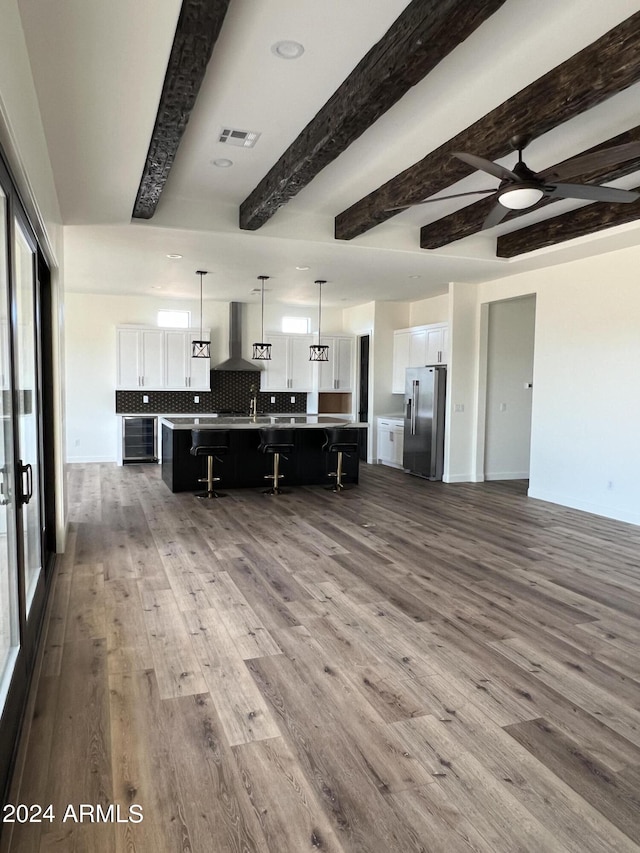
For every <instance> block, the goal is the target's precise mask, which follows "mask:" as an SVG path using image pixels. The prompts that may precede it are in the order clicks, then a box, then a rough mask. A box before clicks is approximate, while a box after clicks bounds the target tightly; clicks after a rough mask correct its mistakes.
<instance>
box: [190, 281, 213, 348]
mask: <svg viewBox="0 0 640 853" xmlns="http://www.w3.org/2000/svg"><path fill="white" fill-rule="evenodd" d="M206 274H207V270H196V275H199V276H200V338H201V340H199V341H193V342H192V344H191V358H211V341H203V340H202V276H203V275H206Z"/></svg>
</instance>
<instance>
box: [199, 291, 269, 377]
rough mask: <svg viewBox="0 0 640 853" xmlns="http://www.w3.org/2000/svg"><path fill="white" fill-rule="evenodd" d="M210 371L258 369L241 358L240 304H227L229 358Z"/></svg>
mask: <svg viewBox="0 0 640 853" xmlns="http://www.w3.org/2000/svg"><path fill="white" fill-rule="evenodd" d="M211 369H212V370H252V371H253V372H254V373H256V372H259V371H260V368H259V367H258V366H257V365H255V364H253V363H252V362H250V361H246V360H245V359H244V358H242V303H241V302H230V303H229V358H228V359H227V360H226V361H223V362H222V364H218V365H216V366H215V367H212V368H211Z"/></svg>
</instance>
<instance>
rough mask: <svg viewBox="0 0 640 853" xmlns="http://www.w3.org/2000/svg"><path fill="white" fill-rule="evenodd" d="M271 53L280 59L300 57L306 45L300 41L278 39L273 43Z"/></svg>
mask: <svg viewBox="0 0 640 853" xmlns="http://www.w3.org/2000/svg"><path fill="white" fill-rule="evenodd" d="M271 53H273V54H275V56H277V57H278V58H279V59H298V57H300V56H302V54H303V53H304V47H303V46H302V45H301V44H300V42H298V41H288V40H285V41H277V42H276V43H275V44H272V45H271Z"/></svg>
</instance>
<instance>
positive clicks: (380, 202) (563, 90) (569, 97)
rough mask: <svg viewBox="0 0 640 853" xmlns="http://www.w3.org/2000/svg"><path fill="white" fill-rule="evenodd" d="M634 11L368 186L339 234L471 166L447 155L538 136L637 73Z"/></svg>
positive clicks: (502, 150) (498, 148)
mask: <svg viewBox="0 0 640 853" xmlns="http://www.w3.org/2000/svg"><path fill="white" fill-rule="evenodd" d="M638 44H640V12H636V13H635V14H634V15H632V16H631V17H630V18H627V19H626V20H625V21H623V22H622V23H621V24H619V25H618V26H617V27H614V29H612V30H610V31H609V32H608V33H605V35H603V36H602V37H601V38H599V39H597V41H595V42H593V43H592V44H590V45H589V46H588V47H586V48H584V49H583V50H581V51H580V52H579V53H576V54H575V55H574V56H572V57H571V58H570V59H568V60H566V62H563V63H562V64H560V65H558V66H557V67H556V68H554V69H553V70H551V71H549V72H548V73H547V74H544V75H543V76H542V77H539V78H538V79H537V80H536V81H534V82H533V83H531V84H530V85H529V86H526V87H525V88H524V89H522V90H521V91H520V92H518V93H517V94H516V95H514V96H513V97H512V98H509V100H507V101H504V102H503V103H502V104H500V106H498V107H496V108H495V109H494V110H492V111H491V112H490V113H487V115H485V116H484V117H483V118H481V119H478V121H476V122H475V123H474V124H472V125H471V126H470V127H468V128H466V129H465V130H463V131H461V132H460V133H458V134H457V135H456V136H455V137H453V139H450V140H449V141H448V142H445V143H444V144H443V145H441V146H440V147H439V148H436V149H435V151H432V152H431V153H430V154H428V155H427V156H426V157H424V158H423V159H422V160H420V161H419V162H418V163H415V164H414V165H413V166H410V167H409V168H408V169H405V170H404V171H403V172H400V174H399V175H396V176H395V177H394V178H391V180H389V181H387V182H386V183H385V184H383V185H382V186H381V187H379V188H378V189H377V190H374V191H373V192H371V193H369V195H367V196H365V197H364V198H363V199H361V200H360V201H358V202H356V203H355V204H353V205H352V206H351V207H350V208H348V209H347V210H345V211H343V212H342V213H340V214H339V215H338V216H337V217H336V220H335V236H336V239H338V240H351V239H353V238H354V237H357V236H358V235H360V234H364V233H365V232H366V231H368V230H369V229H370V228H373V227H374V226H375V225H379V224H380V223H382V222H385V221H386V220H387V219H390V218H391V217H392V216H395V215H396V213H397V211H392V210H390V208H393V207H396V206H398V205H403V204H414V203H415V202H418V201H422V199H425V198H428V197H429V196H431V195H433V194H434V193H437V192H440V190H443V189H446V187H449V186H451V184H454V183H456V181H459V180H461V179H462V178H465V177H466V176H467V175H470V174H471V173H472V172H473V169H472V168H471V167H470V166H467V164H466V163H463V162H462V161H461V160H458V159H457V158H455V157H453V156H452V152H453V151H470V152H472V153H473V154H477V155H479V156H481V157H485V158H487V159H489V160H497V159H498V158H500V157H504V156H505V155H506V154H508V153H509V152H510V151H511V146H510V144H509V140H510V138H511V137H512V136H513V135H514V134H516V133H527V134H529V135H530V136H532V137H534V138H535V137H538V136H541V135H542V134H544V133H547V132H548V131H549V130H551V129H552V128H554V127H555V126H556V125H558V124H561V123H562V122H564V121H567V120H568V119H570V118H573V116H576V115H579V114H580V113H582V112H584V111H585V110H587V109H590V108H591V107H593V106H595V105H596V104H598V103H600V102H601V101H604V100H606V99H607V98H609V97H611V96H612V95H615V94H616V93H618V92H620V91H622V90H623V89H626V88H628V87H629V86H631V85H632V84H633V83H636V82H638V80H640V50H638Z"/></svg>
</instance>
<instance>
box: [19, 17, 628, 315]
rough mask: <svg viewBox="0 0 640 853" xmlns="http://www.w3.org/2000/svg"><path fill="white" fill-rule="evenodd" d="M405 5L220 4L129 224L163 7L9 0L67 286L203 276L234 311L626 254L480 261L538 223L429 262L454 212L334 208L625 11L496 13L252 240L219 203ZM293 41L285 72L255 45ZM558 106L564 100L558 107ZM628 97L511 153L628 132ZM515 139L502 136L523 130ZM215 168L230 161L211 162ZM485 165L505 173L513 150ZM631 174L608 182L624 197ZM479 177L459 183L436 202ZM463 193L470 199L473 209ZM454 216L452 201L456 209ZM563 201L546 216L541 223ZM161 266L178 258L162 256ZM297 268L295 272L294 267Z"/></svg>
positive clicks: (126, 285) (247, 179)
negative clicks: (145, 200) (171, 158)
mask: <svg viewBox="0 0 640 853" xmlns="http://www.w3.org/2000/svg"><path fill="white" fill-rule="evenodd" d="M406 5H408V0H385V2H384V3H383V2H378V1H376V2H371V0H349V2H348V3H346V2H344V0H322V2H321V3H319V2H317V0H260V2H259V3H257V2H256V0H231V3H230V7H229V11H228V13H227V16H226V19H225V22H224V25H223V28H222V31H221V34H220V38H219V39H218V42H217V44H216V47H215V49H214V54H213V57H212V59H211V62H210V64H209V67H208V71H207V75H206V77H205V80H204V83H203V85H202V88H201V90H200V94H199V97H198V101H197V104H196V107H195V110H194V112H193V114H192V117H191V120H190V122H189V125H188V127H187V130H186V133H185V135H184V137H183V140H182V143H181V145H180V148H179V151H178V154H177V157H176V161H175V164H174V167H173V169H172V171H171V173H170V176H169V179H168V181H167V184H166V187H165V190H164V192H163V195H162V197H161V200H160V204H159V206H158V210H157V212H156V214H155V216H154V217H153V219H152V220H150V221H149V222H142V221H139V220H135V221H134V222H132V221H131V211H132V208H133V204H134V201H135V197H136V193H137V189H138V184H139V181H140V176H141V173H142V169H143V165H144V161H145V158H146V154H147V148H148V145H149V140H150V136H151V132H152V129H153V125H154V121H155V115H156V109H157V105H158V99H159V96H160V92H161V89H162V83H163V79H164V74H165V70H166V65H167V60H168V56H169V52H170V49H171V44H172V40H173V35H174V31H175V26H176V22H177V18H178V14H179V11H180V0H109V2H108V3H100V2H87V0H57V2H55V3H51V2H48V3H47V2H45V3H43V2H42V0H19V6H20V10H21V15H22V20H23V25H24V30H25V36H26V40H27V45H28V49H29V53H30V56H31V64H32V71H33V76H34V81H35V85H36V89H37V92H38V97H39V100H40V106H41V111H42V117H43V124H44V129H45V133H46V137H47V142H48V146H49V151H50V156H51V162H52V166H53V170H54V176H55V181H56V187H57V191H58V195H59V200H60V207H61V211H62V216H63V220H64V222H65V224H66V225H67V226H68V228H67V230H66V240H65V279H66V287H67V289H68V290H69V291H82V292H99V293H129V294H149V295H151V294H153V295H156V296H157V295H158V290H157V288H158V287H161V288H162V292H163V295H165V296H167V297H176V298H179V297H180V296H182V295H184V294H190V295H192V294H193V288H194V282H196V277H195V270H196V269H208V270H210V272H211V273H212V275H211V276H210V277H209V278H208V279H207V285H208V289H209V293H208V294H207V295H208V296H209V298H215V299H224V300H228V299H237V300H239V301H251V300H252V299H254V298H255V297H252V296H250V295H249V293H250V290H251V289H252V288H253V287H254V285H255V283H256V282H255V279H256V276H258V275H260V274H265V275H270V276H272V281H271V282H270V286H271V289H272V293H273V295H274V297H275V298H277V299H278V300H279V301H287V302H300V303H309V302H313V301H314V299H315V297H316V289H315V287H314V286H313V280H314V279H316V278H323V279H327V280H328V282H329V284H328V285H327V286H326V288H325V289H324V291H323V298H326V302H327V304H329V305H331V304H333V305H336V306H338V305H342V306H345V305H350V304H356V303H360V302H365V301H368V300H370V299H381V300H385V299H389V300H396V299H399V300H406V299H420V298H424V297H427V296H429V295H435V294H438V293H442V292H444V291H445V289H446V285H447V282H449V281H461V280H462V281H483V280H487V279H492V278H498V277H500V276H503V275H509V274H512V273H513V272H518V271H524V270H528V269H533V268H540V267H544V266H547V265H550V264H556V263H563V262H566V261H568V260H571V259H573V258H577V257H586V256H589V255H592V254H595V253H601V252H606V251H610V250H612V249H614V248H618V247H621V246H627V245H633V244H635V243H637V242H638V240H639V238H640V226H636V225H635V224H631V225H627V226H621V227H619V228H616V229H611V230H609V231H607V232H603V233H601V234H599V235H594V236H592V237H589V238H582V239H580V240H576V241H571V242H570V243H566V244H564V245H563V244H561V245H560V246H559V247H555V248H551V249H547V250H540V251H538V252H534V253H531V254H529V255H526V256H524V257H522V258H520V259H514V260H511V261H505V260H502V259H497V258H496V257H495V239H496V236H497V235H498V234H500V233H505V232H506V231H509V230H512V229H514V228H515V227H521V226H522V225H523V224H526V223H528V222H530V221H535V219H536V217H537V218H544V217H545V216H548V215H550V214H551V211H544V210H543V211H538V212H537V213H532V214H529V215H528V216H527V217H523V218H521V219H518V220H516V221H515V222H511V223H507V224H503V225H501V226H498V227H497V228H494V229H492V230H491V231H487V232H483V233H481V234H477V235H474V236H472V237H468V238H466V239H464V240H460V241H458V242H457V243H454V244H451V245H449V246H446V247H443V248H442V249H438V250H435V251H431V252H428V251H424V250H421V249H420V248H419V229H420V226H421V225H424V224H425V223H427V222H429V221H432V220H435V219H439V218H440V217H441V216H443V215H445V214H447V213H449V212H451V211H452V210H454V209H455V207H456V205H455V203H454V202H442V203H437V204H436V203H434V204H431V205H427V206H425V207H421V208H414V209H412V210H410V211H406V212H404V213H401V214H399V215H398V216H395V217H394V218H392V219H391V220H389V221H388V222H386V223H384V224H383V225H380V226H378V227H377V228H374V229H372V230H371V231H369V232H368V233H366V234H364V235H363V236H361V237H359V238H356V239H355V240H353V241H350V242H344V241H336V240H334V239H333V223H334V217H335V216H336V214H338V213H340V212H341V211H342V210H344V209H345V208H347V207H348V206H349V205H351V204H353V203H354V202H356V201H357V200H358V199H360V198H361V197H362V196H364V195H366V194H367V193H368V192H370V191H371V190H373V189H375V188H377V187H378V186H379V185H380V184H381V183H383V182H384V181H386V180H388V179H389V178H391V177H393V176H394V175H396V174H397V173H398V172H400V171H401V170H402V169H404V168H406V167H408V166H410V165H412V164H413V163H415V162H416V161H417V160H420V159H421V158H423V157H424V156H425V155H426V154H427V153H429V151H431V150H433V149H434V148H436V147H437V146H439V145H440V144H441V143H443V142H444V141H446V140H447V139H449V138H450V137H451V136H453V135H455V134H456V133H457V132H459V131H460V130H462V129H464V128H465V127H467V126H468V125H470V124H471V123H472V122H474V121H475V120H476V119H478V118H480V117H481V116H482V115H484V114H485V113H487V112H488V111H489V110H491V109H492V108H493V107H495V106H497V105H498V104H500V103H501V102H503V101H504V100H506V99H507V98H509V97H510V96H511V95H513V94H515V93H516V92H517V91H519V90H520V89H522V88H523V87H524V86H526V85H528V84H529V83H531V82H532V81H533V80H535V79H536V78H537V77H539V76H541V75H542V74H544V73H545V72H546V71H548V70H549V69H550V68H553V67H554V66H556V65H557V64H559V63H560V62H562V61H564V60H565V59H567V58H568V57H569V56H571V55H573V54H574V53H576V52H577V51H579V50H581V49H582V48H584V47H585V46H587V45H588V44H590V43H591V42H593V41H594V40H595V39H597V38H598V37H600V36H601V35H602V34H603V33H605V32H606V31H607V30H609V29H611V28H612V27H614V26H615V25H616V24H618V23H620V21H622V20H624V19H625V18H627V17H628V16H629V15H631V14H633V13H634V12H637V11H638V10H639V9H640V0H633V2H632V0H607V2H606V3H599V2H594V0H563V2H562V3H559V2H557V0H507V2H506V3H505V4H504V6H502V8H501V9H500V10H499V11H498V12H497V13H496V14H495V15H493V17H492V18H490V19H489V20H488V21H486V22H485V23H484V24H483V25H482V26H481V27H480V28H479V29H478V30H477V31H476V32H475V33H474V34H473V35H472V36H471V37H470V38H469V39H467V41H466V42H464V43H463V44H462V45H460V46H459V47H458V48H457V49H456V50H455V51H453V52H452V53H451V54H450V55H449V56H448V57H447V58H446V59H445V60H444V61H443V62H442V63H440V65H439V66H438V67H437V68H436V69H434V71H433V72H432V73H431V74H430V75H428V76H427V77H426V78H425V80H423V81H422V82H421V83H419V84H418V85H417V86H415V87H414V88H413V89H412V90H411V91H410V92H408V93H407V94H406V95H405V97H404V98H402V99H401V101H399V102H398V103H397V104H396V105H395V106H394V107H392V108H391V109H390V110H389V111H388V112H387V113H386V114H385V115H384V116H382V117H381V118H380V119H379V120H378V122H377V123H376V124H375V125H374V126H373V127H372V128H370V129H368V130H367V131H365V133H363V135H362V136H361V137H360V138H359V139H358V140H357V141H356V142H354V143H353V144H352V145H351V147H350V148H349V149H348V150H347V151H346V152H344V153H343V154H342V155H341V156H340V157H338V159H337V160H336V161H334V162H333V163H332V164H330V165H329V166H327V167H326V168H325V169H324V170H323V171H322V172H321V173H320V175H318V177H317V178H316V179H315V180H314V181H313V182H312V183H311V184H310V185H309V186H307V187H306V188H305V189H304V190H302V191H301V192H300V193H299V194H298V196H296V197H295V198H294V199H293V200H292V201H291V202H289V204H288V205H286V206H285V207H283V208H281V209H280V210H279V211H278V212H277V213H276V214H275V216H273V217H272V219H271V220H269V222H267V223H266V224H265V225H264V226H263V227H262V228H261V229H259V230H258V231H257V232H243V231H240V230H239V228H238V226H237V220H238V207H239V205H240V203H241V202H242V201H243V200H244V199H245V197H246V196H247V195H248V194H249V192H250V191H251V190H252V189H253V188H254V187H255V185H256V184H257V183H258V182H259V181H260V179H261V178H262V177H263V176H264V175H265V174H266V172H267V171H268V170H269V168H270V167H271V166H272V165H273V163H275V162H276V161H277V159H278V158H279V157H280V155H281V154H282V153H283V151H284V150H285V149H286V148H287V146H288V145H289V144H290V143H291V142H292V141H293V139H294V138H295V137H296V136H297V134H298V133H299V132H300V131H301V130H302V129H303V127H304V126H305V125H306V124H307V123H308V121H309V120H310V119H311V118H313V116H314V115H315V114H316V113H317V112H318V110H319V109H320V108H321V107H322V106H323V104H324V103H325V101H326V100H327V99H328V98H329V97H330V95H332V94H333V92H334V91H335V89H336V88H337V87H338V86H339V84H340V83H341V82H342V80H343V79H344V78H345V77H346V76H347V75H348V74H349V72H350V71H351V70H352V69H353V67H354V66H355V65H356V64H357V62H358V61H359V60H360V59H361V58H362V56H363V55H364V54H365V53H366V52H367V50H368V49H369V48H370V47H371V46H372V45H373V44H374V43H375V42H376V41H377V40H378V39H379V38H380V37H381V36H382V35H383V34H384V33H385V32H386V30H387V29H388V28H389V26H390V25H391V24H392V23H393V21H394V20H395V18H396V17H397V16H398V15H399V14H400V13H401V12H402V10H403V9H404V8H405V6H406ZM282 39H293V40H296V41H298V42H301V43H302V44H303V45H304V47H305V53H304V54H303V56H302V57H301V58H300V59H298V60H295V61H287V60H281V59H278V58H277V57H275V56H274V55H273V53H272V52H271V49H270V48H271V45H272V44H273V43H275V42H277V41H279V40H282ZM569 94H570V93H568V95H569ZM639 95H640V86H634V87H632V88H630V89H628V90H627V91H626V92H623V93H621V94H620V95H617V96H615V97H614V98H611V99H609V100H608V101H606V102H604V103H603V104H601V105H599V106H598V107H596V108H594V109H592V110H590V111H588V112H587V113H585V114H584V115H583V116H578V117H576V118H575V119H573V120H571V121H569V122H566V123H565V124H563V125H561V126H559V127H557V128H555V129H554V130H553V131H551V132H549V133H547V134H546V135H545V136H543V137H541V138H539V139H537V140H535V141H534V142H533V143H532V144H531V145H530V147H529V149H528V150H527V152H526V154H525V159H526V160H527V163H528V164H529V165H530V166H531V167H532V168H533V169H534V170H539V169H543V168H545V167H546V166H549V165H551V164H553V163H555V162H559V161H561V160H564V159H566V158H568V157H570V156H572V155H573V154H576V153H578V152H580V151H582V150H584V149H586V148H588V147H590V146H592V145H595V144H597V143H599V142H602V141H604V140H606V139H608V138H610V137H612V136H614V135H616V134H618V133H621V132H622V131H625V130H628V129H629V128H631V127H633V126H635V125H636V124H637V123H638V111H637V104H638V99H639ZM222 126H231V127H237V128H240V129H243V130H255V131H259V132H260V134H261V136H260V139H259V140H258V143H257V145H256V147H255V148H253V149H241V148H235V147H229V146H226V145H224V144H222V143H219V142H218V141H217V137H218V133H219V130H220V128H221V127H222ZM526 130H527V128H522V131H523V132H526ZM219 157H228V158H230V159H232V160H233V161H234V165H233V166H232V167H231V168H228V169H220V168H216V167H215V166H213V165H212V161H213V160H214V159H216V158H219ZM502 162H504V163H505V164H506V165H512V164H513V163H514V162H515V155H513V156H512V157H508V158H505V159H504V160H503V161H502ZM638 183H640V181H639V179H638V174H637V173H636V174H635V175H630V176H628V177H627V178H625V179H622V180H620V181H618V182H616V183H615V185H616V186H623V187H631V186H635V185H637V184H638ZM495 184H497V181H494V179H492V178H491V177H490V176H488V175H481V174H479V173H476V174H474V175H472V176H470V177H469V178H467V179H465V180H464V181H461V182H460V183H459V184H457V185H456V186H455V187H452V188H448V189H447V191H446V194H449V193H451V192H462V191H465V190H468V189H478V188H485V187H491V186H494V185H495ZM474 200H475V198H472V199H471V201H474ZM457 206H461V204H460V202H458V205H457ZM576 206H579V205H578V204H577V203H572V202H569V201H564V202H558V203H557V204H554V205H553V208H552V211H553V214H554V215H555V214H557V213H559V212H562V211H563V210H567V209H570V208H571V207H576ZM167 253H179V254H181V255H183V258H182V259H181V260H173V261H172V260H169V259H167V257H166V255H167ZM296 266H308V267H309V268H310V269H309V270H308V271H306V270H303V271H300V270H296Z"/></svg>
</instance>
